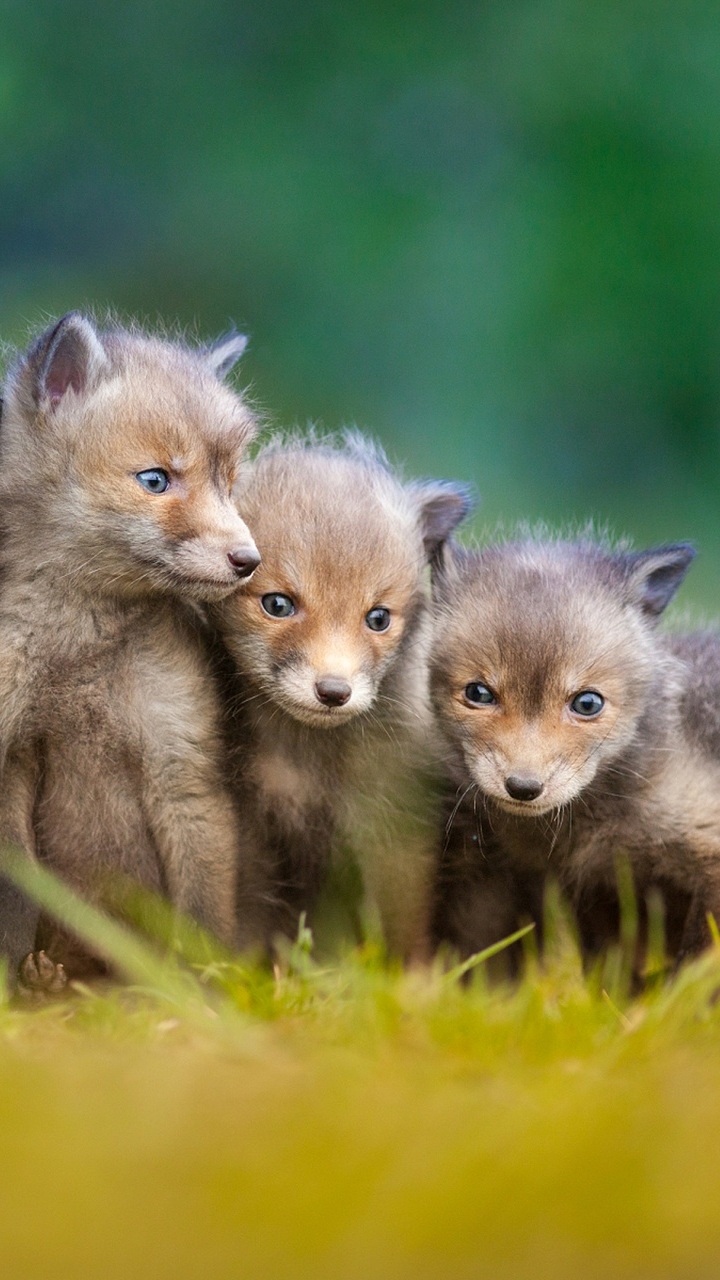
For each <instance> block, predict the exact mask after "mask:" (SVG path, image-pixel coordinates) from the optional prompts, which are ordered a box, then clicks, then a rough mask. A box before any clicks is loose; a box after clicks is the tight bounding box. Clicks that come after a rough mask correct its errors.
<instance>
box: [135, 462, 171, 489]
mask: <svg viewBox="0 0 720 1280" xmlns="http://www.w3.org/2000/svg"><path fill="white" fill-rule="evenodd" d="M135 479H136V480H137V481H138V483H139V484H141V485H142V487H143V489H147V491H148V493H164V492H165V490H166V489H168V488H169V487H170V477H169V475H168V473H167V471H161V469H160V467H150V469H149V470H148V471H138V472H137V473H136V475H135Z"/></svg>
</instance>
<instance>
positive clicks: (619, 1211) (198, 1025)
mask: <svg viewBox="0 0 720 1280" xmlns="http://www.w3.org/2000/svg"><path fill="white" fill-rule="evenodd" d="M39 892H40V896H42V894H43V893H45V894H46V895H47V893H48V892H49V893H50V894H52V892H53V888H52V882H51V881H50V880H49V879H48V880H47V881H45V880H43V881H42V884H41V885H40V889H39ZM67 906H68V903H67V901H66V902H65V907H66V908H67ZM69 909H70V911H72V909H73V908H72V903H71V904H70V907H69ZM83 927H84V930H85V932H86V933H87V934H88V936H92V937H94V938H95V941H96V943H100V944H101V945H104V946H105V949H106V950H107V951H108V953H112V951H113V948H114V947H115V948H116V949H117V948H118V946H119V951H117V955H118V959H119V960H120V962H121V964H123V965H124V971H130V972H131V976H133V979H134V981H135V983H136V984H137V985H135V986H132V985H129V986H124V987H123V986H120V985H107V986H106V987H104V988H101V989H97V990H90V989H85V988H81V989H79V990H77V991H75V992H73V993H72V995H71V996H70V997H68V998H67V999H66V1000H63V1001H61V1002H59V1003H56V1004H53V1005H50V1006H48V1007H44V1008H40V1009H34V1010H26V1009H23V1008H21V1007H18V1006H17V1004H16V1005H10V1004H6V1005H4V1006H3V1007H2V1008H0V1169H2V1187H3V1190H2V1206H3V1208H2V1213H1V1214H0V1223H1V1225H0V1259H1V1262H0V1265H1V1266H2V1274H3V1276H7V1277H8V1278H9V1280H25V1277H27V1278H28V1280H30V1278H32V1280H38V1277H42V1276H49V1277H53V1278H55V1277H65V1276H68V1277H77V1278H84V1277H92V1278H93V1280H95V1278H96V1277H98V1278H99V1277H103V1280H113V1278H114V1277H123V1280H126V1278H127V1277H133V1278H134V1277H152V1278H153V1280H164V1278H165V1277H167V1278H168V1280H170V1278H171V1277H173V1278H177V1277H182V1278H184V1277H195V1276H197V1277H206V1276H207V1277H211V1278H212V1280H224V1278H225V1277H227V1278H228V1280H230V1278H231V1277H232V1278H233V1280H234V1278H235V1277H250V1278H252V1280H255V1278H256V1277H257V1278H258V1280H262V1278H264V1277H281V1278H282V1280H286V1278H288V1280H290V1278H292V1277H296V1276H298V1277H299V1276H310V1277H316V1278H317V1280H324V1278H325V1277H328V1280H329V1278H330V1277H332V1278H333V1280H337V1278H338V1277H340V1278H342V1280H345V1278H346V1277H347V1278H348V1280H350V1278H352V1280H354V1277H358V1278H360V1277H362V1278H363V1280H365V1278H368V1280H374V1278H375V1277H386V1276H387V1277H393V1278H395V1277H397V1278H398V1280H404V1278H405V1277H407V1278H408V1280H424V1278H425V1277H428V1278H429V1277H432V1278H435V1277H437V1278H438V1280H440V1278H441V1277H443V1278H444V1277H473V1278H475V1277H478V1276H488V1277H492V1278H493V1280H496V1278H498V1280H503V1278H504V1277H525V1276H527V1277H545V1276H548V1277H559V1278H562V1277H572V1278H573V1280H576V1278H577V1277H583V1278H585V1277H588V1278H593V1277H606V1276H607V1277H613V1278H620V1280H622V1278H624V1277H633V1278H634V1280H635V1278H637V1277H645V1276H648V1277H678V1278H679V1277H682V1278H683V1280H686V1278H687V1277H693V1280H695V1278H700V1277H704V1276H708V1277H711V1276H712V1277H715V1276H717V1274H718V1270H719V1266H720V1264H719V1263H718V1256H719V1254H718V1250H719V1248H720V1003H717V1002H716V993H717V991H718V990H720V949H718V950H717V951H715V952H713V953H710V954H708V955H707V956H705V957H703V958H702V959H701V960H699V961H697V962H696V963H695V964H694V965H692V966H688V967H686V968H685V969H684V970H683V971H682V972H681V973H680V975H679V976H678V977H677V978H676V979H675V980H674V981H670V980H669V979H667V978H665V977H662V976H661V974H660V972H659V970H658V971H657V972H655V973H654V974H653V975H652V977H651V981H650V982H649V984H648V989H647V990H646V992H645V993H644V994H643V996H642V997H640V998H630V997H629V996H628V994H627V990H626V988H627V977H626V970H627V966H626V965H625V964H624V963H623V958H622V956H620V957H616V958H615V961H614V962H610V963H608V964H606V965H605V968H604V971H603V972H602V973H601V972H596V973H593V974H591V975H589V976H584V975H583V973H582V970H581V966H580V963H579V959H578V955H577V951H576V948H575V945H574V942H573V939H572V936H571V934H570V932H569V930H568V929H567V927H566V926H565V925H564V924H563V921H562V918H561V915H560V914H559V913H558V912H557V911H556V912H555V927H554V930H553V941H552V943H551V945H550V947H549V951H548V954H547V956H546V958H545V960H544V961H543V963H542V964H539V963H538V962H537V959H536V958H534V956H533V951H532V946H531V945H528V963H527V972H526V975H525V977H524V979H523V981H522V982H521V983H519V984H518V985H516V986H514V987H503V986H497V985H496V986H494V987H490V986H489V985H488V984H487V982H486V981H485V980H484V976H483V966H482V965H479V966H477V968H476V970H475V974H474V978H473V980H472V982H471V984H470V985H469V986H468V985H463V984H462V983H460V982H458V981H457V980H456V979H453V978H452V977H449V976H448V974H447V972H443V970H442V968H441V967H440V966H438V967H437V968H436V969H435V970H434V971H433V972H432V973H425V974H420V973H412V972H411V973H407V974H403V973H402V972H401V971H400V970H399V969H398V968H396V967H393V966H392V965H389V964H388V963H387V962H386V961H385V960H384V959H383V957H382V955H381V954H380V951H379V949H378V948H377V946H376V945H374V944H371V943H368V944H366V945H365V946H363V947H359V948H355V949H354V950H352V951H350V952H348V953H347V954H345V955H344V956H343V957H341V958H340V959H339V960H338V961H337V963H336V964H333V965H331V966H322V967H321V966H319V965H318V964H316V963H315V962H314V960H313V957H312V953H311V950H310V946H309V939H308V937H307V935H306V934H304V935H303V936H302V937H301V939H300V942H299V943H298V944H297V945H296V946H295V947H294V948H291V949H289V950H288V955H287V957H286V959H285V962H284V964H283V965H282V966H281V969H278V970H277V971H276V972H275V973H270V972H269V971H267V970H264V969H262V968H260V967H258V968H255V967H248V966H245V965H241V964H237V963H233V962H228V961H226V960H223V959H222V958H220V957H217V958H216V959H214V960H212V961H211V962H210V963H207V962H205V963H203V964H201V965H195V966H187V965H184V964H183V963H182V962H181V961H180V960H179V959H178V958H177V957H176V956H175V955H174V954H173V953H172V952H171V953H170V955H169V956H167V955H166V956H165V957H164V958H162V957H159V956H158V954H157V953H156V952H155V950H154V949H153V948H152V947H150V946H149V945H148V944H146V943H144V942H143V941H142V940H139V939H131V938H129V937H128V935H126V936H125V939H124V941H120V943H118V936H117V934H116V933H114V932H113V929H112V928H110V930H109V931H108V927H107V925H106V924H105V922H104V921H103V920H102V918H101V917H99V916H98V915H97V913H93V912H92V911H89V912H86V915H85V917H84V920H83ZM526 944H527V940H526ZM123 946H127V947H129V948H130V950H129V951H125V952H124V953H122V955H121V954H120V952H122V948H123ZM128 956H129V957H130V958H129V959H128ZM138 966H139V967H138Z"/></svg>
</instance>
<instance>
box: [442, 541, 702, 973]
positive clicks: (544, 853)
mask: <svg viewBox="0 0 720 1280" xmlns="http://www.w3.org/2000/svg"><path fill="white" fill-rule="evenodd" d="M692 554H693V553H692V549H691V548H689V547H687V546H686V545H684V544H682V545H679V546H676V547H661V548H656V549H654V550H652V551H649V552H642V553H628V552H626V551H613V550H612V548H610V547H608V546H607V545H603V544H598V543H593V542H590V541H587V540H586V541H578V542H563V541H552V540H533V539H526V540H524V541H521V542H516V543H512V542H510V543H506V544H504V545H498V546H494V547H488V548H486V549H484V550H481V551H477V552H468V551H461V550H459V549H454V550H451V551H450V552H448V551H446V553H445V557H444V563H443V566H442V568H441V569H440V571H439V572H438V574H437V575H436V582H435V616H434V637H435V638H434V647H433V653H432V657H431V688H432V694H433V703H434V706H435V709H436V714H437V717H438V722H439V724H440V725H441V727H442V730H443V734H444V737H445V742H446V747H447V752H448V755H447V760H448V768H449V772H450V776H451V778H452V781H453V783H454V784H455V785H456V786H457V787H458V793H457V794H458V795H462V794H463V793H465V798H464V799H462V800H461V803H460V804H459V806H458V808H457V813H456V814H455V817H454V818H453V820H452V822H451V823H450V824H449V828H448V835H447V840H446V847H445V855H444V870H443V873H442V875H441V878H440V892H439V902H438V908H437V913H436V931H437V934H438V936H439V937H440V938H441V939H445V940H448V941H450V942H452V943H453V944H454V945H455V946H457V947H459V948H460V949H461V950H464V951H466V952H469V951H473V950H475V949H478V948H479V947H481V946H483V945H486V944H487V942H488V940H491V941H494V940H497V939H496V937H492V936H491V935H492V934H493V932H494V931H496V929H497V928H500V929H501V930H508V926H514V924H515V923H517V919H518V911H517V905H516V904H517V901H518V895H519V894H524V895H525V900H526V908H525V909H526V910H528V911H529V913H530V914H533V913H536V912H537V910H538V908H537V906H536V907H535V908H533V909H532V910H530V908H529V907H527V903H528V902H529V901H530V900H533V901H534V902H535V903H537V902H538V901H539V900H540V898H541V896H542V888H543V885H544V882H545V880H546V878H547V876H548V875H552V876H554V877H556V878H557V879H558V880H559V881H560V883H561V885H562V886H563V887H564V889H565V891H566V892H567V893H568V895H569V896H570V897H571V898H572V900H573V901H574V902H575V903H576V905H577V906H578V908H579V910H580V911H581V914H582V912H583V911H584V910H585V908H586V906H587V904H588V902H591V901H592V898H593V895H600V897H602V896H603V895H605V896H607V895H612V893H613V892H614V887H615V877H616V865H615V860H616V858H617V856H618V855H622V854H625V855H627V856H629V858H630V860H631V864H632V866H633V870H634V872H635V876H636V882H637V884H638V888H639V890H640V892H641V893H645V891H646V890H647V889H648V887H649V886H650V885H652V884H655V885H662V886H663V887H665V888H666V889H668V890H669V893H670V895H671V897H672V896H673V895H675V897H676V898H677V900H678V901H680V900H681V899H682V900H684V901H685V902H686V903H687V901H688V899H692V902H693V909H692V910H691V911H690V913H689V915H688V919H687V923H686V928H685V933H684V937H683V939H682V941H681V942H679V946H680V948H681V950H697V949H698V948H700V947H701V946H703V945H704V944H705V943H706V942H707V940H708V932H707V925H706V922H705V919H704V916H705V912H707V911H711V912H712V913H713V914H714V915H715V916H716V919H720V634H718V633H715V632H703V633H695V634H690V635H685V636H674V635H671V634H662V633H660V632H658V631H657V630H656V629H655V623H656V621H657V617H658V615H659V613H660V612H661V611H662V609H663V608H664V607H665V605H666V604H667V603H668V601H669V600H670V598H671V597H672V595H673V594H674V592H675V590H676V589H677V587H678V586H679V584H680V581H681V579H682V577H683V575H684V573H685V572H686V570H687V568H688V566H689V563H690V561H691V559H692ZM471 681H482V682H484V683H485V684H487V686H488V687H489V688H490V689H491V691H492V692H493V693H494V694H495V695H496V698H497V701H496V703H495V704H494V705H491V706H486V707H474V708H473V707H469V706H468V705H467V701H466V700H465V699H464V696H463V689H464V687H465V686H466V685H467V684H468V683H469V682H471ZM583 688H590V689H593V690H596V691H597V692H599V693H600V694H602V695H603V696H604V698H605V700H606V701H605V706H604V707H603V710H602V713H601V715H600V716H598V717H597V718H596V719H590V720H583V719H582V718H581V717H579V716H577V715H575V714H574V713H572V710H571V708H570V703H571V701H572V698H573V696H574V694H575V693H577V692H579V691H580V690H582V689H583ZM510 775H520V776H524V777H533V778H537V779H538V780H540V781H541V782H542V783H543V792H542V794H541V795H540V796H539V797H538V798H536V799H535V800H533V801H524V802H522V801H513V800H512V799H511V797H510V796H509V795H508V792H507V789H506V788H505V786H504V780H505V778H507V777H508V776H510ZM450 812H451V809H450V807H449V809H448V814H449V815H450ZM498 898H499V899H500V900H502V902H503V904H504V905H503V909H502V911H501V912H500V916H501V917H502V920H501V923H499V924H497V925H496V924H495V923H494V922H493V917H495V918H499V917H498V906H497V900H498ZM471 899H472V901H473V902H474V904H475V906H474V908H473V910H469V909H468V901H469V900H471ZM484 900H486V901H487V902H488V903H489V904H490V910H489V912H488V913H486V912H485V908H484V907H483V901H484ZM514 904H515V905H514Z"/></svg>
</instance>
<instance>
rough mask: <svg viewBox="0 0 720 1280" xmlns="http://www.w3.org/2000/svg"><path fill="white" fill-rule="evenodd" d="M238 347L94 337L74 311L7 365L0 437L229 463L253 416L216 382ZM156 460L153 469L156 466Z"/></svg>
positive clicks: (136, 335) (234, 339)
mask: <svg viewBox="0 0 720 1280" xmlns="http://www.w3.org/2000/svg"><path fill="white" fill-rule="evenodd" d="M244 345H245V339H243V338H240V337H239V335H231V337H230V338H228V339H226V340H225V341H224V342H222V343H220V344H216V345H215V346H214V347H212V348H191V347H189V346H185V345H183V344H181V343H180V342H171V341H168V340H166V339H164V338H160V337H156V336H152V335H147V334H144V333H142V332H140V331H139V330H129V329H122V328H120V327H119V326H114V327H112V328H109V329H106V330H100V329H98V328H97V327H96V326H95V324H94V323H93V322H92V321H91V320H89V319H88V318H87V317H85V316H82V315H80V314H79V313H77V312H71V313H70V314H69V315H67V316H64V317H63V319H62V320H60V321H58V322H57V324H55V325H53V326H51V327H50V328H49V329H47V330H45V331H44V332H43V333H42V334H40V336H39V337H38V338H37V339H36V340H35V342H34V343H33V344H32V345H31V347H30V348H29V350H28V351H27V352H25V353H24V354H23V355H21V356H20V358H19V359H18V360H17V362H16V364H15V366H14V368H13V369H12V370H11V372H10V375H9V378H8V385H7V388H6V393H5V412H4V428H5V431H6V433H7V435H8V436H9V437H10V440H12V438H13V437H14V436H17V435H18V434H22V435H23V436H24V437H25V439H26V441H27V443H28V444H29V445H30V447H32V444H33V442H34V441H35V440H36V441H37V443H38V446H39V447H40V449H41V450H43V449H44V448H45V447H46V446H48V445H54V446H55V447H58V446H61V445H62V444H63V443H64V442H67V444H68V445H69V446H70V447H72V446H73V445H74V443H75V442H82V447H83V450H84V451H85V452H88V451H91V450H92V449H93V447H95V446H97V448H98V449H101V450H102V451H104V452H106V453H107V452H108V451H113V450H115V449H116V448H119V449H120V450H121V451H122V452H126V451H127V450H128V449H129V450H130V451H131V452H132V451H133V449H135V448H136V447H137V446H138V445H139V444H141V445H142V446H144V447H145V448H146V450H147V451H148V452H149V453H151V454H152V453H156V454H157V453H159V452H161V453H162V454H163V455H165V457H167V458H169V457H171V456H173V455H186V454H187V455H190V456H191V457H192V456H193V455H195V456H197V455H198V454H199V453H202V452H203V451H205V450H207V449H208V448H210V449H211V450H213V451H214V452H216V453H217V454H218V455H219V456H222V455H225V454H226V455H228V456H232V455H237V454H239V453H240V452H241V451H242V449H243V448H244V446H245V445H246V444H247V443H248V442H249V441H250V439H251V438H252V436H253V435H254V433H255V429H256V428H255V421H254V418H253V415H252V413H251V411H250V409H249V408H248V406H247V405H246V404H245V403H244V401H243V400H242V399H241V398H240V397H239V396H237V395H236V394H234V393H233V392H232V391H231V390H230V388H228V387H226V386H224V385H223V384H222V382H221V381H220V378H221V377H222V376H223V375H224V373H225V372H226V371H227V370H228V369H229V368H230V367H231V365H232V363H233V359H234V358H237V357H238V356H239V354H240V353H241V352H242V350H243V348H244ZM159 460H160V459H159V457H156V458H155V461H159Z"/></svg>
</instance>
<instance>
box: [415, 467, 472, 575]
mask: <svg viewBox="0 0 720 1280" xmlns="http://www.w3.org/2000/svg"><path fill="white" fill-rule="evenodd" d="M410 487H411V491H412V492H413V494H414V496H415V501H416V503H417V506H418V510H419V513H420V530H421V532H422V539H423V544H424V546H425V555H426V558H427V561H428V564H434V563H435V561H436V560H437V558H438V555H439V553H440V549H441V547H442V546H443V544H444V543H445V542H447V540H448V538H449V537H450V534H451V533H452V532H453V530H454V529H456V528H457V526H458V525H459V524H460V521H461V520H464V519H465V516H466V515H467V514H468V512H469V511H470V510H471V508H472V506H473V501H472V496H471V493H470V489H469V488H468V487H467V486H465V485H461V484H452V483H450V482H449V481H444V480H427V481H423V482H422V483H420V484H415V485H411V486H410Z"/></svg>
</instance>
